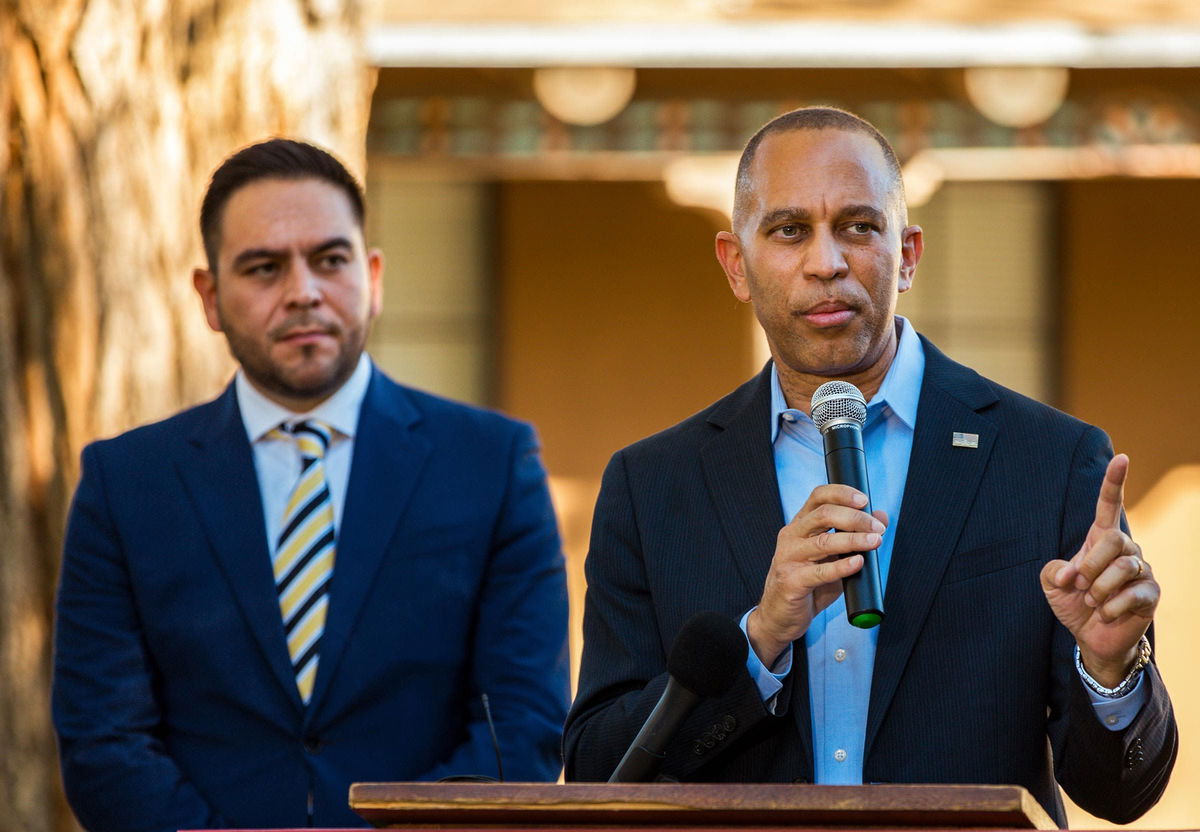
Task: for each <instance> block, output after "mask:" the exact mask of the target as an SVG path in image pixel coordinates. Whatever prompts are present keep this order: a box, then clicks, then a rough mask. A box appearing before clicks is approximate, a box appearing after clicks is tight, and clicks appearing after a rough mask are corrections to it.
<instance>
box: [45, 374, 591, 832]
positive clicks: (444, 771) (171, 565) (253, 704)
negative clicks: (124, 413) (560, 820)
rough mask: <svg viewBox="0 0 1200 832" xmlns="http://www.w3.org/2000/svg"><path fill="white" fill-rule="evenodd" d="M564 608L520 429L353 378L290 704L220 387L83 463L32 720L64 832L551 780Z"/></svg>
mask: <svg viewBox="0 0 1200 832" xmlns="http://www.w3.org/2000/svg"><path fill="white" fill-rule="evenodd" d="M566 616H567V601H566V587H565V580H564V573H563V562H562V556H561V549H560V545H559V539H558V532H557V528H556V525H555V520H554V515H553V512H552V509H551V506H550V500H549V496H548V493H547V489H546V481H545V473H544V471H543V469H542V465H541V462H540V461H539V458H538V454H537V447H536V443H535V438H534V435H533V431H532V430H531V429H530V428H529V427H528V426H527V425H523V424H520V423H517V422H513V421H511V420H508V419H505V418H503V417H501V416H498V415H496V414H492V413H488V412H485V411H482V410H478V409H475V408H471V407H467V406H465V405H460V404H456V403H452V402H447V401H444V400H442V399H439V398H436V397H433V396H430V395H427V394H423V393H418V392H416V391H413V390H409V389H406V388H402V387H400V386H398V385H397V384H395V383H394V382H392V381H391V380H389V379H388V378H386V377H385V376H383V375H382V374H381V373H379V372H378V371H375V372H374V374H373V376H372V379H371V382H370V386H369V388H368V390H367V394H366V398H365V400H364V403H363V406H362V411H361V416H360V420H359V424H358V433H357V435H356V438H355V447H354V458H353V462H352V465H351V473H350V482H349V487H348V492H347V495H346V502H345V510H344V513H343V516H342V522H341V524H340V527H339V529H338V542H337V559H336V565H335V567H334V574H333V580H332V584H331V591H330V608H329V617H328V620H327V623H326V627H325V635H324V638H323V641H322V644H321V662H320V665H319V670H318V674H317V679H316V686H315V689H314V692H313V697H312V701H311V703H310V705H309V706H308V707H307V708H306V707H304V706H303V705H302V703H301V701H300V697H299V694H298V693H297V690H296V683H295V681H294V678H293V675H292V672H291V669H290V665H289V661H288V655H287V648H286V645H285V642H284V634H283V625H282V622H281V620H280V612H279V606H278V600H277V596H276V592H275V588H274V582H273V579H272V574H271V566H270V556H269V549H268V545H267V540H266V533H265V531H264V525H263V510H262V502H261V497H260V492H259V488H258V484H257V480H256V477H255V470H254V463H253V457H252V450H251V446H250V444H249V442H248V441H247V438H246V432H245V429H244V427H243V424H242V420H241V416H240V414H239V412H238V407H237V399H236V396H235V395H234V392H233V388H232V385H231V386H230V388H229V389H227V390H226V391H225V393H224V394H223V395H222V396H221V397H220V398H218V399H216V400H215V401H213V402H210V403H208V404H205V405H201V406H200V407H197V408H195V409H192V410H189V411H186V412H184V413H181V414H179V415H177V416H175V417H173V418H171V419H168V420H166V421H164V422H160V423H158V424H154V425H149V426H147V427H142V428H139V429H137V430H134V431H131V432H129V433H126V434H124V435H122V436H119V437H117V438H115V439H112V440H109V441H104V442H97V443H95V444H93V445H91V446H89V447H88V448H87V449H86V450H85V451H84V453H83V477H82V481H81V482H80V484H79V488H78V491H77V493H76V495H75V501H74V504H73V506H72V509H71V515H70V521H69V523H68V527H67V535H66V544H65V551H64V561H63V571H62V581H61V587H60V591H59V596H58V624H57V632H56V635H55V657H54V670H55V675H54V691H53V710H54V722H55V726H56V729H57V731H58V734H59V740H60V749H61V755H62V770H63V779H64V782H65V784H66V788H67V795H68V797H69V799H70V802H71V805H72V807H73V808H74V809H75V811H76V813H77V815H78V816H79V819H80V821H81V822H82V823H83V825H84V826H86V827H87V828H89V829H91V830H96V831H97V832H103V831H104V830H113V832H137V831H138V830H174V829H177V828H180V827H182V828H202V827H216V826H223V825H232V826H239V827H269V826H291V827H297V826H307V825H309V817H308V810H307V806H308V805H309V804H310V803H311V806H312V822H313V824H314V825H316V826H326V827H331V826H360V825H365V824H364V823H363V821H362V819H361V818H359V817H358V816H357V815H355V814H354V813H353V812H351V811H350V809H349V808H348V806H347V791H348V787H349V785H350V783H351V782H352V781H371V780H417V779H435V778H438V777H442V776H445V775H453V774H463V773H477V774H486V775H492V776H495V774H496V768H497V766H496V759H495V754H494V751H493V747H492V743H491V740H490V738H489V736H488V728H487V724H486V722H484V721H483V715H482V707H481V705H480V694H481V692H486V693H487V694H488V696H489V699H490V702H491V708H492V712H493V715H494V717H495V723H496V731H497V733H498V735H499V745H500V748H501V749H502V751H503V755H504V769H505V775H506V777H507V778H508V779H511V780H553V779H554V778H555V777H556V776H557V774H558V770H559V765H560V764H559V756H558V753H559V752H558V742H559V737H560V730H561V725H562V721H563V718H564V716H565V713H566V706H567V701H568V684H567V655H566Z"/></svg>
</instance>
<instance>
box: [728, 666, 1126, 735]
mask: <svg viewBox="0 0 1200 832" xmlns="http://www.w3.org/2000/svg"><path fill="white" fill-rule="evenodd" d="M750 653H751V655H753V653H754V651H753V650H751V651H750ZM1145 681H1146V674H1145V672H1144V671H1143V672H1142V673H1141V675H1140V676H1139V677H1138V680H1137V684H1136V685H1134V686H1133V690H1131V691H1129V693H1127V694H1125V695H1124V696H1122V697H1121V698H1119V699H1108V698H1106V697H1103V696H1101V695H1100V694H1098V693H1096V692H1095V691H1094V690H1092V689H1091V688H1089V687H1088V686H1087V685H1083V689H1084V690H1085V691H1086V692H1087V695H1088V699H1089V700H1090V701H1091V703H1092V710H1093V711H1095V713H1096V719H1098V720H1100V724H1102V725H1103V726H1104V727H1105V728H1107V729H1108V730H1110V731H1124V730H1125V729H1126V728H1128V727H1129V725H1130V723H1132V722H1133V721H1134V719H1136V718H1137V715H1138V713H1139V712H1140V711H1141V710H1142V706H1143V705H1145V704H1146V696H1147V693H1148V691H1147V689H1146V685H1145Z"/></svg>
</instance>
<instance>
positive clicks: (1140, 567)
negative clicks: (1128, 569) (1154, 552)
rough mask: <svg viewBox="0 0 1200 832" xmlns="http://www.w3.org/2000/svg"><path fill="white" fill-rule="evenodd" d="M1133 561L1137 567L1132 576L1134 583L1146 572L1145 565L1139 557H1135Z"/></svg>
mask: <svg viewBox="0 0 1200 832" xmlns="http://www.w3.org/2000/svg"><path fill="white" fill-rule="evenodd" d="M1134 560H1135V561H1137V567H1138V571H1137V574H1136V575H1134V576H1133V579H1134V580H1135V581H1136V580H1137V579H1138V578H1140V577H1142V573H1143V572H1145V571H1146V564H1145V563H1144V562H1143V561H1142V559H1141V558H1139V557H1136V556H1135V557H1134Z"/></svg>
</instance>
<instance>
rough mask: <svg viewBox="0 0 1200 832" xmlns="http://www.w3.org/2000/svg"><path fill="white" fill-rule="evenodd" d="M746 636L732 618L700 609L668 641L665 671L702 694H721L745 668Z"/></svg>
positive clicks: (703, 695) (704, 695)
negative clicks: (669, 643)
mask: <svg viewBox="0 0 1200 832" xmlns="http://www.w3.org/2000/svg"><path fill="white" fill-rule="evenodd" d="M747 649H748V648H747V647H746V636H745V634H744V633H742V628H741V627H739V626H738V625H737V622H736V621H734V620H733V619H731V618H727V617H725V616H723V615H720V614H719V613H715V612H701V613H697V614H696V615H694V616H692V617H691V618H689V619H688V620H687V622H686V623H685V624H684V625H683V627H682V628H681V629H680V631H679V635H677V636H676V637H675V643H674V644H673V645H671V653H670V655H669V656H667V672H668V673H670V674H671V675H672V676H673V677H675V680H676V681H677V682H679V683H680V684H681V685H683V686H684V687H685V688H687V689H688V690H690V691H691V692H692V693H695V694H697V695H699V696H702V697H704V698H706V699H707V698H709V697H713V696H720V695H721V694H723V693H724V692H725V691H727V690H728V689H729V688H730V687H732V686H733V683H734V682H736V681H737V679H738V677H739V676H741V675H743V674H745V672H746V651H747Z"/></svg>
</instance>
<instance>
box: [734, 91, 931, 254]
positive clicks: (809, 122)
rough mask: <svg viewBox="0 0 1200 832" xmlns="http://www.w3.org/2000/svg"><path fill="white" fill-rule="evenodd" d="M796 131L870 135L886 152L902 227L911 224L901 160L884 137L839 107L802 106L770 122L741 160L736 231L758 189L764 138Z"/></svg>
mask: <svg viewBox="0 0 1200 832" xmlns="http://www.w3.org/2000/svg"><path fill="white" fill-rule="evenodd" d="M793 130H843V131H845V132H848V133H860V134H862V135H864V136H869V137H870V138H871V139H872V140H874V142H875V143H876V144H878V145H879V148H880V150H881V151H883V158H884V162H885V163H886V165H887V169H888V172H889V173H890V174H891V177H892V185H893V188H894V194H893V195H894V198H895V200H896V203H897V207H898V209H899V212H900V218H901V221H902V223H903V224H907V222H908V210H907V207H906V205H905V201H904V180H903V178H902V177H901V174H900V160H899V159H898V158H896V152H895V151H894V150H892V146H891V145H890V144H889V143H888V140H887V139H886V138H884V135H883V134H882V133H880V132H879V131H878V130H876V129H875V126H874V125H873V124H871V123H870V122H869V121H867V120H865V119H862V118H859V117H858V116H856V115H854V114H853V113H850V112H847V111H845V110H839V109H837V108H836V107H802V108H800V109H799V110H792V111H791V112H788V113H784V114H783V115H781V116H776V117H775V118H773V119H771V121H768V122H767V123H766V124H764V125H763V126H762V127H761V128H759V130H758V132H757V133H755V134H754V135H753V136H751V137H750V141H748V142H746V148H745V149H744V150H743V151H742V158H741V159H740V160H739V161H738V169H737V183H736V185H735V187H734V195H733V228H734V230H735V231H736V230H737V229H739V228H740V227H741V225H742V223H743V221H744V220H745V219H746V214H747V212H748V211H749V210H750V205H751V204H752V203H753V201H754V200H753V194H754V189H755V182H754V159H755V157H756V155H757V154H758V147H759V145H760V144H762V142H763V139H765V138H767V137H768V136H771V135H773V134H775V133H786V132H790V131H793Z"/></svg>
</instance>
